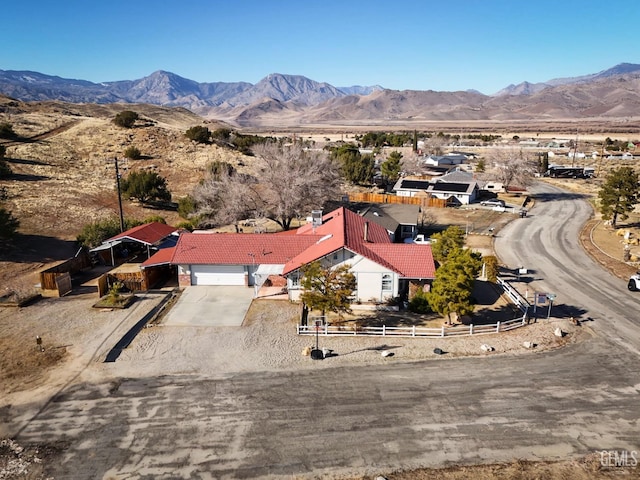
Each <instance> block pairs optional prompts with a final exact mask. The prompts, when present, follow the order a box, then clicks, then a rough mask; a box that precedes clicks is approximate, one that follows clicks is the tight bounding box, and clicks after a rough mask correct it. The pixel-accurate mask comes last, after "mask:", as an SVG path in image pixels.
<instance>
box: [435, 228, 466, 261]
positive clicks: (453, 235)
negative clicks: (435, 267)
mask: <svg viewBox="0 0 640 480" xmlns="http://www.w3.org/2000/svg"><path fill="white" fill-rule="evenodd" d="M431 238H432V239H433V242H432V243H431V252H432V253H433V259H434V260H435V261H436V262H438V263H444V262H445V261H446V260H447V258H448V257H449V255H450V254H451V252H452V251H454V250H456V249H461V248H462V247H463V246H464V230H462V229H461V228H460V227H458V226H456V225H453V226H451V227H449V228H447V229H446V230H444V231H442V232H440V233H434V234H433V235H432V236H431Z"/></svg>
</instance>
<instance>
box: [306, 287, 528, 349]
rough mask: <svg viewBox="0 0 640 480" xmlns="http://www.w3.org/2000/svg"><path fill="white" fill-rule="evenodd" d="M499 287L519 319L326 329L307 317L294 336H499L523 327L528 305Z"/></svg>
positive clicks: (508, 289)
mask: <svg viewBox="0 0 640 480" xmlns="http://www.w3.org/2000/svg"><path fill="white" fill-rule="evenodd" d="M498 285H500V286H501V287H502V288H503V290H504V292H505V293H506V294H507V297H508V298H509V299H510V300H511V301H512V302H513V303H514V304H515V305H517V306H518V308H519V309H520V311H521V312H522V317H520V318H515V319H513V320H507V321H505V322H498V323H492V324H490V325H473V324H471V325H459V326H455V327H446V326H444V325H443V326H442V327H440V328H427V327H416V326H415V325H414V326H411V327H387V326H386V325H382V326H381V327H362V326H356V325H353V326H348V325H328V324H327V323H325V322H324V319H322V317H309V322H308V323H309V324H308V325H298V326H297V328H298V335H326V336H329V335H331V336H352V335H368V336H382V337H423V338H426V337H433V338H435V337H458V336H465V335H481V334H487V333H499V332H506V331H508V330H513V329H514V328H519V327H522V326H524V325H526V324H527V315H528V312H529V302H528V301H527V300H526V299H525V298H524V297H523V296H522V295H520V294H519V293H518V292H517V291H516V290H515V289H514V288H513V287H511V285H510V284H509V282H507V281H505V280H503V279H501V278H498Z"/></svg>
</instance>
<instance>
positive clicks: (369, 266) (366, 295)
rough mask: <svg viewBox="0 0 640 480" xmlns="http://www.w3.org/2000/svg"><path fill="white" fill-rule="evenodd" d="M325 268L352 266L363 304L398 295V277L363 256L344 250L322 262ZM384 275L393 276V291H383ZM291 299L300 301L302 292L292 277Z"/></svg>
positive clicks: (289, 282)
mask: <svg viewBox="0 0 640 480" xmlns="http://www.w3.org/2000/svg"><path fill="white" fill-rule="evenodd" d="M322 264H323V265H324V266H329V265H331V266H335V267H337V266H340V265H344V264H348V265H350V267H351V268H350V271H351V272H352V273H353V274H354V275H355V276H356V282H357V285H358V287H357V290H356V291H355V292H354V296H355V297H356V299H357V300H359V301H361V302H368V301H370V300H372V299H375V300H376V301H380V302H383V301H385V300H386V299H388V298H392V297H396V296H397V295H398V283H399V282H398V275H397V274H396V273H394V272H392V271H389V270H388V269H387V268H385V267H383V266H382V265H379V264H377V263H375V262H373V261H371V260H369V259H367V258H365V257H362V256H361V255H355V254H353V253H352V252H350V251H348V250H344V249H343V250H342V251H340V252H337V253H336V254H335V255H334V254H331V255H329V256H328V257H325V258H324V259H323V260H322ZM383 274H390V275H391V290H388V291H384V292H383V291H382V276H383ZM287 283H288V289H289V298H290V299H291V300H292V301H298V300H299V299H300V294H301V293H302V290H301V288H300V287H299V286H297V285H294V284H293V282H292V279H291V277H289V279H288V282H287Z"/></svg>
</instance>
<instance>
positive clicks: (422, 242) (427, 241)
mask: <svg viewBox="0 0 640 480" xmlns="http://www.w3.org/2000/svg"><path fill="white" fill-rule="evenodd" d="M431 242H432V240H431V239H430V238H427V237H425V236H424V235H423V234H421V233H420V234H418V235H416V238H406V239H405V240H404V243H418V244H420V245H431Z"/></svg>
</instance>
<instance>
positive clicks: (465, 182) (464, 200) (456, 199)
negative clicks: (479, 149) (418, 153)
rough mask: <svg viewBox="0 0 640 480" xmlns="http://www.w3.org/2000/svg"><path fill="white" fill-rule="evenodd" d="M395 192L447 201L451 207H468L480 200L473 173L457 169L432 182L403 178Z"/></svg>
mask: <svg viewBox="0 0 640 480" xmlns="http://www.w3.org/2000/svg"><path fill="white" fill-rule="evenodd" d="M393 190H394V191H395V192H396V195H398V196H403V197H414V196H416V195H429V196H431V197H434V198H439V199H442V200H446V201H447V204H449V205H468V204H470V203H473V202H474V201H475V200H476V198H478V193H479V191H480V188H479V185H478V182H477V181H476V180H475V178H474V176H473V173H471V172H465V171H464V170H461V169H460V168H459V167H456V168H455V169H453V170H450V171H449V172H448V173H446V174H445V175H442V176H441V177H438V178H436V179H435V180H432V181H428V180H419V179H407V178H401V179H399V180H398V181H397V182H396V184H395V185H394V187H393Z"/></svg>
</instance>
